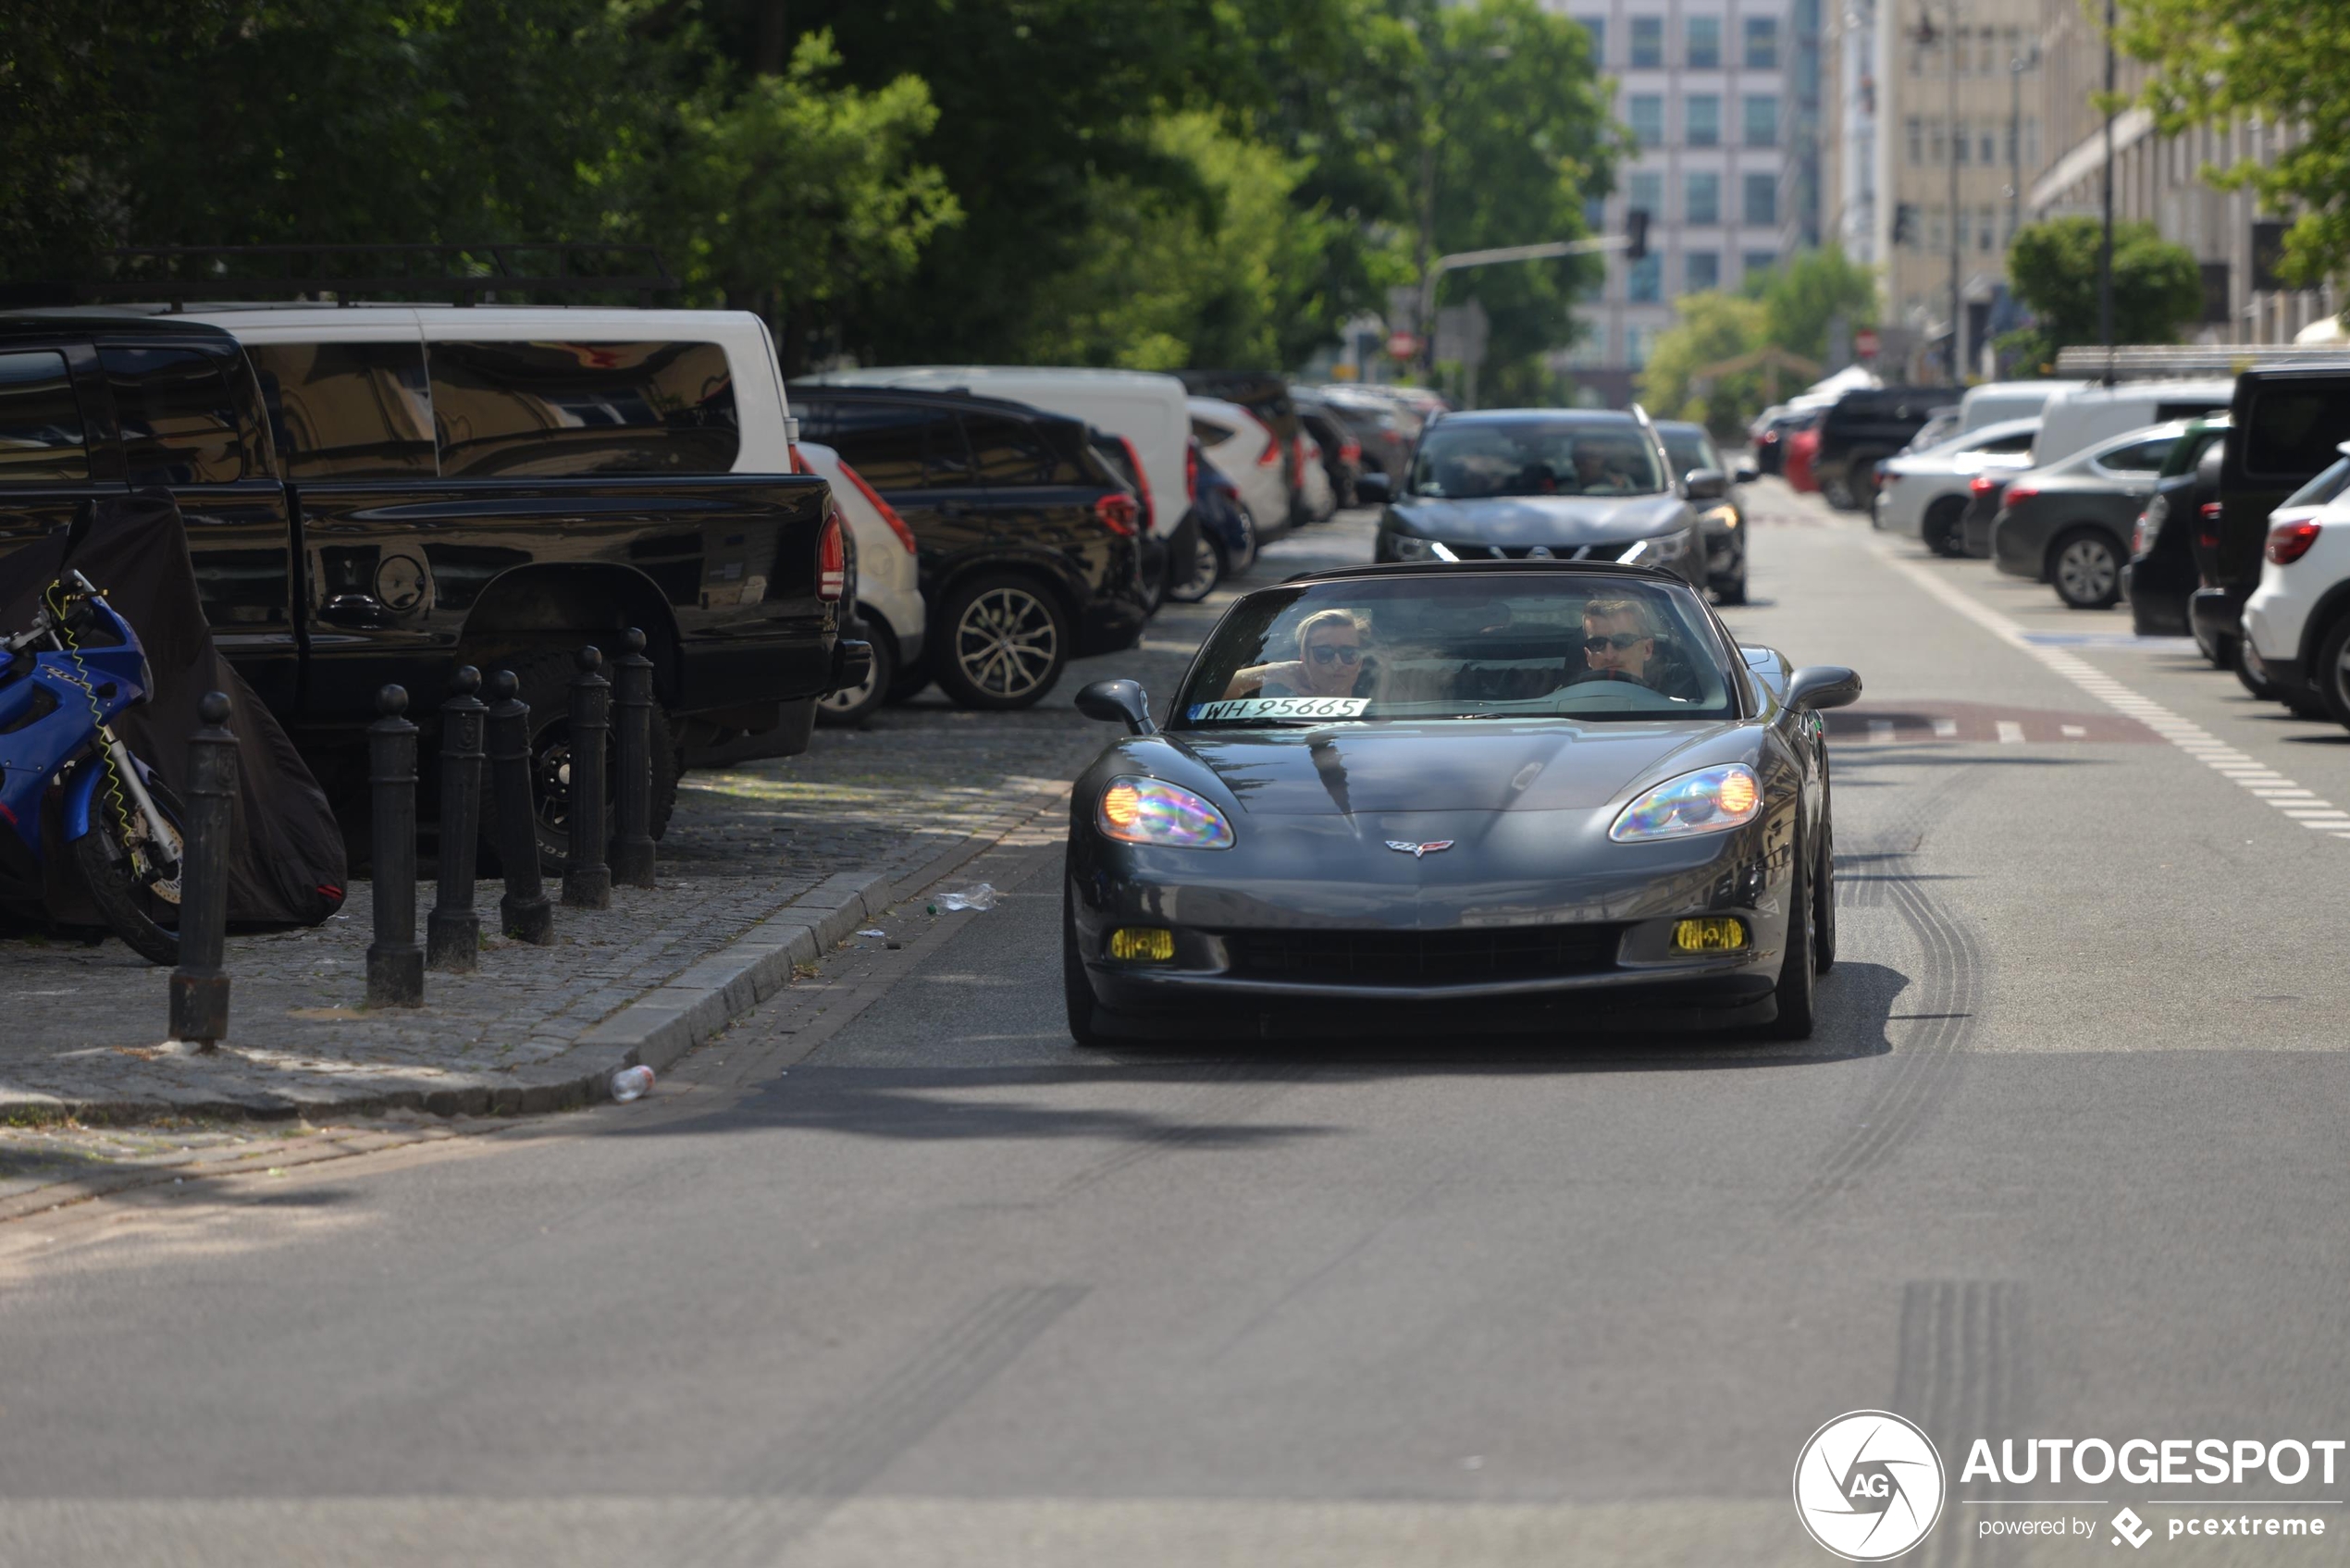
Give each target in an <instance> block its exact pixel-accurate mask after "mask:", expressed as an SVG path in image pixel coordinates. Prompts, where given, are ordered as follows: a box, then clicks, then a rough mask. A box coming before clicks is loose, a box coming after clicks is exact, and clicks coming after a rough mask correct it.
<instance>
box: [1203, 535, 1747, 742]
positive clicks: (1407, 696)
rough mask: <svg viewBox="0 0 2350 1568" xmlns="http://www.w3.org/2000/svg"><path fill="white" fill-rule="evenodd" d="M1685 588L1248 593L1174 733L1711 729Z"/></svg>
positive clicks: (1632, 581) (1409, 587) (1392, 582)
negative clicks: (1648, 723)
mask: <svg viewBox="0 0 2350 1568" xmlns="http://www.w3.org/2000/svg"><path fill="white" fill-rule="evenodd" d="M1734 711H1735V709H1734V707H1733V705H1732V701H1731V695H1730V683H1729V675H1728V673H1727V672H1726V671H1725V669H1724V668H1723V665H1722V654H1721V650H1720V646H1719V643H1718V641H1717V639H1716V638H1715V636H1714V635H1713V630H1712V626H1711V623H1709V622H1708V621H1707V619H1706V618H1705V615H1704V612H1703V611H1701V609H1699V607H1698V604H1697V599H1696V598H1695V596H1694V595H1693V594H1692V593H1690V592H1689V591H1688V589H1685V588H1677V587H1667V586H1663V585H1660V584H1656V583H1651V582H1647V581H1643V580H1640V579H1639V578H1631V577H1619V576H1615V575H1613V574H1600V573H1568V572H1560V573H1555V574H1552V573H1543V574H1533V573H1529V574H1525V575H1524V576H1509V577H1504V576H1503V575H1501V574H1462V575H1458V576H1453V577H1443V576H1437V575H1429V576H1404V577H1395V578H1389V579H1384V580H1382V579H1363V578H1355V579H1348V580H1341V581H1337V582H1329V583H1314V584H1308V585H1304V586H1295V587H1280V588H1268V589H1266V590H1264V591H1263V592H1260V593H1255V594H1251V595H1249V596H1248V597H1247V598H1246V599H1243V600H1241V602H1240V603H1238V604H1236V605H1234V606H1233V607H1232V608H1231V611H1229V612H1227V613H1226V615H1225V617H1224V619H1223V620H1222V622H1220V623H1218V625H1217V628H1216V630H1215V631H1214V632H1213V633H1212V634H1211V635H1210V636H1209V637H1208V639H1207V643H1206V647H1204V648H1202V649H1201V651H1200V657H1199V659H1198V661H1197V662H1195V663H1194V665H1193V667H1192V673H1191V677H1190V679H1189V680H1188V681H1187V682H1186V683H1185V685H1184V687H1183V691H1182V694H1181V698H1179V699H1178V700H1177V702H1176V705H1175V713H1174V725H1175V727H1176V728H1179V729H1192V728H1202V727H1208V726H1218V727H1230V726H1244V725H1264V724H1285V723H1293V724H1324V723H1376V722H1380V721H1383V720H1398V719H1405V720H1413V719H1543V718H1558V719H1572V720H1575V721H1577V722H1588V721H1606V720H1618V719H1622V720H1635V721H1638V720H1656V719H1720V718H1728V717H1730V716H1731V715H1732V714H1733V713H1734Z"/></svg>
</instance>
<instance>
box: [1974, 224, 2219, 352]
mask: <svg viewBox="0 0 2350 1568" xmlns="http://www.w3.org/2000/svg"><path fill="white" fill-rule="evenodd" d="M2103 244H2104V228H2103V226H2102V225H2101V224H2100V223H2099V222H2098V221H2097V220H2096V218H2093V217H2059V218H2049V219H2047V221H2045V222H2041V223H2034V224H2027V225H2025V226H2024V227H2023V228H2019V229H2017V230H2016V234H2015V239H2014V241H2012V242H2011V243H2010V245H2009V247H2008V277H2009V278H2010V279H2012V280H2013V284H2014V288H2015V293H2016V297H2017V298H2018V299H2020V300H2022V302H2024V303H2025V304H2027V305H2029V306H2030V307H2031V308H2032V314H2033V316H2034V325H2032V326H2031V327H2025V328H2023V329H2022V330H2021V331H2018V332H2010V333H2009V334H2008V335H2007V336H2006V337H2005V338H2002V339H2001V340H1999V347H2000V348H2001V349H2003V350H2011V351H2014V352H2017V353H2018V354H2019V356H2020V357H2021V358H2022V362H2023V363H2024V364H2026V365H2038V366H2041V367H2043V368H2042V374H2047V373H2048V372H2049V371H2052V370H2053V369H2054V367H2055V364H2056V356H2057V351H2058V350H2059V349H2066V348H2071V347H2072V346H2073V345H2075V344H2077V343H2096V342H2099V341H2101V339H2100V338H2099V336H2098V324H2097V276H2098V272H2099V255H2100V252H2101V251H2102V249H2103ZM2202 310H2203V278H2202V273H2201V271H2200V270H2199V269H2198V268H2197V267H2196V265H2195V253H2194V252H2192V251H2190V250H2188V249H2187V248H2186V247H2185V246H2184V245H2174V244H2172V243H2171V241H2167V240H2165V239H2163V238H2162V237H2161V235H2160V234H2158V232H2157V231H2156V229H2155V227H2154V225H2152V224H2150V223H2117V224H2115V225H2114V227H2113V335H2114V341H2116V342H2118V343H2168V342H2170V341H2171V340H2174V339H2175V338H2176V337H2177V336H2178V332H2179V328H2180V327H2183V326H2184V325H2185V324H2187V323H2188V322H2191V321H2193V320H2195V317H2196V316H2197V315H2200V314H2201V312H2202Z"/></svg>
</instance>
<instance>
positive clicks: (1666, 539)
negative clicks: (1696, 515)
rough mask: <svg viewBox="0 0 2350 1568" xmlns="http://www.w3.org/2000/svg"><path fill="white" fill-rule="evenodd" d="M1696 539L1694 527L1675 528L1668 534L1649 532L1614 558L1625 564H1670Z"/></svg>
mask: <svg viewBox="0 0 2350 1568" xmlns="http://www.w3.org/2000/svg"><path fill="white" fill-rule="evenodd" d="M1696 539H1697V530H1696V529H1694V528H1676V529H1675V530H1673V532H1671V533H1669V534H1651V535H1650V536H1649V537H1647V538H1645V539H1639V540H1637V541H1635V542H1634V544H1633V546H1632V548H1631V549H1627V550H1626V551H1625V552H1624V553H1623V554H1622V555H1619V556H1617V557H1616V558H1615V559H1616V560H1618V561H1620V562H1625V563H1626V565H1636V566H1670V565H1672V564H1673V563H1674V562H1676V561H1678V560H1680V559H1681V558H1682V557H1683V556H1685V555H1687V554H1688V553H1689V547H1690V546H1691V545H1693V544H1694V543H1696Z"/></svg>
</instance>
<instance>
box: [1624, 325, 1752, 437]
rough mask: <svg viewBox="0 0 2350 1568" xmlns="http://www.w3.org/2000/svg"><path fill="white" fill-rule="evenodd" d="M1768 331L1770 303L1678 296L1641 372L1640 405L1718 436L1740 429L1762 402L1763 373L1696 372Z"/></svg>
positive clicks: (1730, 355)
mask: <svg viewBox="0 0 2350 1568" xmlns="http://www.w3.org/2000/svg"><path fill="white" fill-rule="evenodd" d="M1770 331H1771V311H1770V307H1769V306H1768V305H1766V304H1764V303H1763V302H1762V301H1760V300H1750V299H1740V298H1738V297H1737V296H1735V295H1730V294H1720V293H1703V294H1685V295H1683V296H1682V297H1681V301H1680V309H1679V312H1678V313H1677V315H1676V319H1675V321H1674V323H1673V326H1672V327H1670V328H1669V329H1668V330H1666V331H1664V332H1663V333H1661V334H1659V335H1658V337H1657V340H1656V347H1655V348H1654V349H1653V350H1651V352H1650V354H1649V362H1648V365H1647V367H1646V368H1645V369H1643V370H1642V371H1641V372H1640V402H1641V404H1642V405H1643V406H1644V407H1646V408H1647V409H1648V411H1649V412H1650V413H1651V414H1653V415H1655V416H1656V417H1657V418H1659V419H1690V420H1695V421H1696V422H1697V423H1699V424H1701V425H1703V426H1705V427H1706V428H1708V429H1709V430H1713V431H1716V432H1719V433H1721V434H1723V435H1728V434H1730V433H1731V432H1733V431H1737V430H1740V429H1742V428H1743V427H1744V426H1745V424H1746V422H1747V421H1748V420H1749V419H1750V418H1752V417H1753V415H1754V414H1756V413H1757V412H1758V411H1759V410H1760V409H1761V408H1762V372H1761V371H1759V370H1747V371H1739V372H1736V373H1734V374H1731V375H1728V376H1719V377H1701V376H1700V375H1699V372H1700V371H1702V370H1704V369H1705V368H1706V367H1707V366H1709V365H1714V364H1721V363H1722V362H1723V361H1725V360H1732V359H1737V358H1738V357H1739V356H1740V355H1742V354H1749V353H1751V352H1754V351H1755V350H1757V349H1759V348H1761V347H1762V346H1763V345H1764V344H1765V343H1767V342H1769V341H1771V337H1770Z"/></svg>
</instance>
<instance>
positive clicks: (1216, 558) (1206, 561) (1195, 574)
mask: <svg viewBox="0 0 2350 1568" xmlns="http://www.w3.org/2000/svg"><path fill="white" fill-rule="evenodd" d="M1226 570H1227V568H1226V566H1225V562H1224V547H1223V546H1221V545H1219V544H1218V543H1217V542H1216V541H1215V540H1214V539H1211V538H1209V537H1207V530H1206V529H1205V528H1203V529H1201V530H1200V534H1199V543H1198V544H1197V545H1196V546H1195V547H1194V549H1193V552H1192V569H1191V571H1190V572H1189V573H1188V574H1185V575H1183V576H1182V577H1180V578H1178V579H1176V580H1175V581H1173V582H1171V583H1169V584H1168V585H1167V597H1168V598H1169V599H1173V600H1174V601H1175V602H1176V603H1178V604H1197V603H1198V602H1199V601H1200V600H1202V599H1206V597H1207V596H1208V595H1209V594H1212V593H1214V592H1215V591H1216V585H1217V584H1218V583H1220V582H1222V581H1223V580H1224V574H1225V571H1226Z"/></svg>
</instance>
